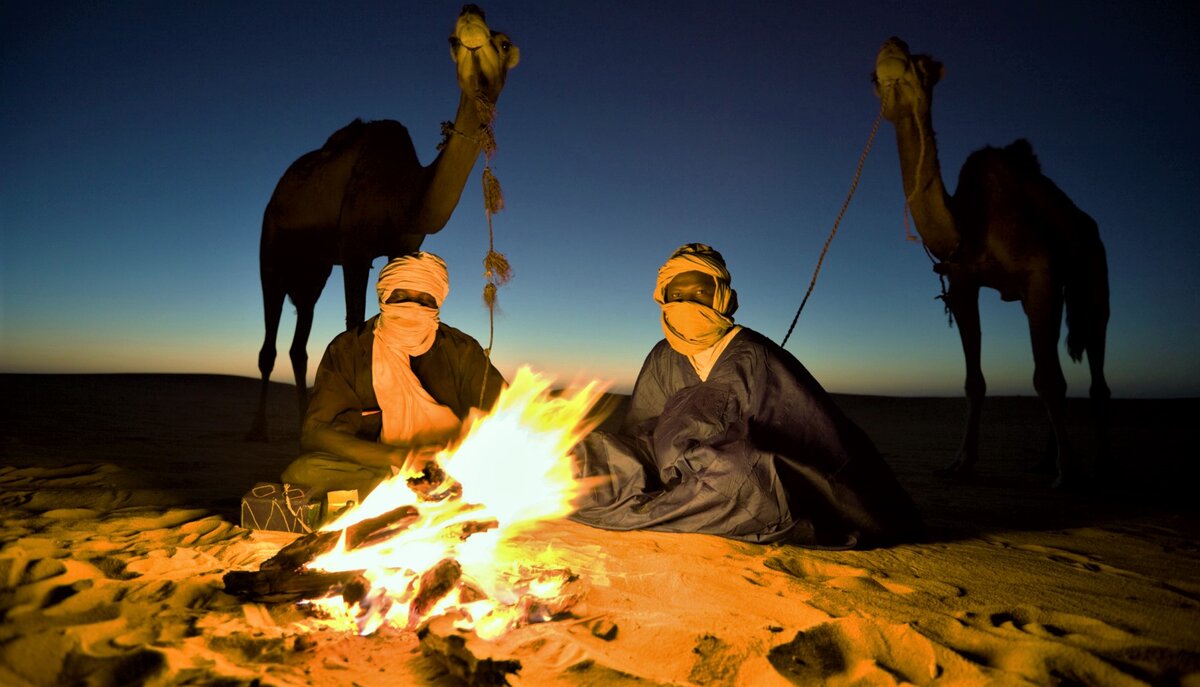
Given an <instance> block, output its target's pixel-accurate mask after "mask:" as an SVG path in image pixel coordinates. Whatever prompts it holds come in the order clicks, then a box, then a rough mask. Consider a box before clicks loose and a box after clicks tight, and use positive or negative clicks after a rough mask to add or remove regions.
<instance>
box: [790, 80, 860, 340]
mask: <svg viewBox="0 0 1200 687" xmlns="http://www.w3.org/2000/svg"><path fill="white" fill-rule="evenodd" d="M882 119H883V103H882V101H881V102H880V104H879V114H877V115H875V123H874V124H872V125H871V134H870V135H869V136H867V145H866V146H865V147H864V148H863V151H862V155H860V156H859V157H858V167H857V168H855V170H854V181H853V182H852V183H851V184H850V192H849V193H847V194H846V200H845V202H843V203H842V209H841V210H839V211H838V214H837V219H835V220H834V221H833V229H832V230H830V232H829V238H827V239H825V246H824V247H823V248H822V249H821V255H820V257H818V258H817V266H816V269H814V270H813V275H812V279H811V280H810V281H809V282H808V290H807V291H805V292H804V298H803V299H802V300H801V301H800V307H799V308H796V316H795V317H793V318H792V324H791V326H789V327H788V330H787V334H785V335H784V337H783V343H781V344H779V347H780V348H783V347H784V346H786V345H787V340H788V338H789V337H790V336H791V335H792V330H793V329H795V328H796V321H797V320H799V319H800V311H801V310H804V304H805V303H807V302H808V297H809V296H810V295H811V294H812V290H813V287H814V286H816V285H817V274H818V273H820V271H821V263H822V262H824V261H825V253H826V252H828V251H829V244H830V243H832V242H833V237H834V235H835V234H837V230H838V224H840V223H841V221H842V215H845V214H846V208H848V207H850V199H851V198H853V197H854V191H855V189H857V188H858V180H859V178H860V177H862V169H863V165H864V164H866V162H867V153H869V152H870V151H871V144H872V143H874V142H875V133H876V132H878V131H879V122H880V121H881V120H882Z"/></svg>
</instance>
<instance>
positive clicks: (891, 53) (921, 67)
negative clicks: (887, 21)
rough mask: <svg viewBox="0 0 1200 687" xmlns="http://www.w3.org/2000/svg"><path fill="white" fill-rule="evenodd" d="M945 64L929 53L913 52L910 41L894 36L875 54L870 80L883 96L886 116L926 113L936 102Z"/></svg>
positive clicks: (894, 117) (878, 94)
mask: <svg viewBox="0 0 1200 687" xmlns="http://www.w3.org/2000/svg"><path fill="white" fill-rule="evenodd" d="M945 72H946V68H945V67H944V66H943V65H942V63H941V62H938V61H937V60H935V59H933V58H932V57H930V56H929V55H913V54H912V53H910V52H909V51H908V44H907V43H905V42H904V41H902V40H900V39H899V38H896V37H895V36H892V37H891V38H889V39H887V41H885V42H884V44H883V46H882V47H880V48H879V54H878V55H876V56H875V71H873V72H872V73H871V82H872V83H874V84H875V95H876V96H877V97H879V98H881V99H882V100H883V116H884V117H886V118H887V119H888V120H889V121H891V122H895V121H897V120H898V119H901V118H903V117H908V116H924V115H925V114H927V113H928V112H929V108H930V106H931V105H932V104H933V87H934V86H935V85H937V82H938V81H941V80H942V76H943V75H944V74H945Z"/></svg>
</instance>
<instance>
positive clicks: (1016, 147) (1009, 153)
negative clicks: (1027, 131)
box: [1004, 138, 1042, 176]
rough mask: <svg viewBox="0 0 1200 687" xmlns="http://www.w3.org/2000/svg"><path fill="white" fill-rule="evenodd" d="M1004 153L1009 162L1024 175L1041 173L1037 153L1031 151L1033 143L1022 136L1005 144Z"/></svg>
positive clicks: (1040, 164)
mask: <svg viewBox="0 0 1200 687" xmlns="http://www.w3.org/2000/svg"><path fill="white" fill-rule="evenodd" d="M1004 155H1005V156H1006V157H1007V158H1008V162H1009V164H1011V165H1012V166H1013V167H1015V168H1016V169H1018V170H1019V171H1020V172H1021V173H1022V174H1024V175H1027V176H1036V175H1040V174H1041V173H1042V163H1041V162H1038V159H1037V155H1034V153H1033V144H1032V143H1030V142H1029V141H1028V140H1026V139H1024V138H1018V139H1017V140H1015V141H1013V142H1012V143H1009V144H1008V145H1007V146H1005V147H1004Z"/></svg>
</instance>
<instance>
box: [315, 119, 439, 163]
mask: <svg viewBox="0 0 1200 687" xmlns="http://www.w3.org/2000/svg"><path fill="white" fill-rule="evenodd" d="M366 139H369V140H371V141H372V143H375V142H377V141H407V142H408V143H409V145H410V146H411V145H412V138H411V137H410V136H409V135H408V128H407V127H405V126H404V125H403V124H401V123H400V122H397V121H395V120H394V119H378V120H374V121H370V122H364V121H363V120H362V119H361V118H357V119H355V120H354V121H352V122H350V123H349V124H347V125H346V126H344V127H342V128H340V129H338V130H337V131H335V132H333V133H332V134H330V136H329V138H327V139H326V140H325V145H323V146H321V150H325V151H328V152H335V151H339V150H344V149H346V148H349V147H351V146H354V145H357V144H358V143H359V142H361V141H363V140H366ZM415 154H416V151H415V150H414V155H415Z"/></svg>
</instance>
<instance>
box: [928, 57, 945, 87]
mask: <svg viewBox="0 0 1200 687" xmlns="http://www.w3.org/2000/svg"><path fill="white" fill-rule="evenodd" d="M930 71H931V72H932V74H931V76H933V83H934V84H939V83H941V82H942V78H943V77H945V76H946V65H944V64H942V63H941V62H938V61H937V60H934V61H933V69H932V70H930Z"/></svg>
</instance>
